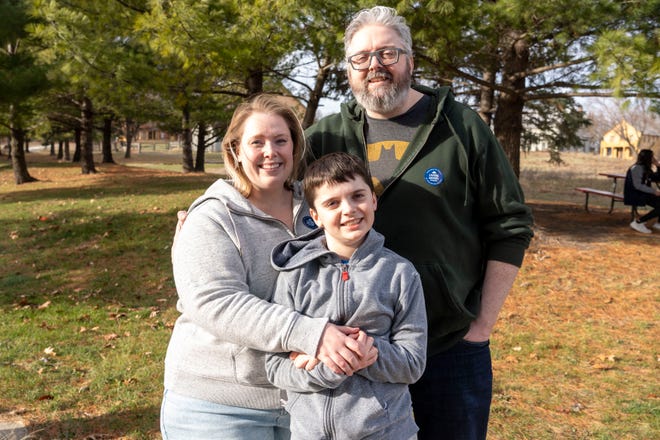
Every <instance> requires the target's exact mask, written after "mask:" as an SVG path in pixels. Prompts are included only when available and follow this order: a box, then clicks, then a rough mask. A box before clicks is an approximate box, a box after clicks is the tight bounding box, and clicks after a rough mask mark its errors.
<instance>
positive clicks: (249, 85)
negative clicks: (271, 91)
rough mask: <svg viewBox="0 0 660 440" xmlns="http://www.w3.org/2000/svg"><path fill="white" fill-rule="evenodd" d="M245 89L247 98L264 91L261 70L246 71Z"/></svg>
mask: <svg viewBox="0 0 660 440" xmlns="http://www.w3.org/2000/svg"><path fill="white" fill-rule="evenodd" d="M245 88H246V89H247V93H248V96H252V95H255V94H257V93H261V92H263V91H264V72H263V70H261V69H250V70H248V77H247V79H246V80H245Z"/></svg>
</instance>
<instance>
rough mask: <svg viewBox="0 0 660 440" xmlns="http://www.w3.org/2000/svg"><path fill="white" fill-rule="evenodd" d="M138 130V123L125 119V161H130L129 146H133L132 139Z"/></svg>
mask: <svg viewBox="0 0 660 440" xmlns="http://www.w3.org/2000/svg"><path fill="white" fill-rule="evenodd" d="M139 128H140V124H139V123H138V122H135V121H133V120H132V119H131V118H126V124H125V131H124V134H125V135H126V154H124V158H125V159H130V157H131V145H132V144H133V137H134V136H135V133H137V131H138V129H139Z"/></svg>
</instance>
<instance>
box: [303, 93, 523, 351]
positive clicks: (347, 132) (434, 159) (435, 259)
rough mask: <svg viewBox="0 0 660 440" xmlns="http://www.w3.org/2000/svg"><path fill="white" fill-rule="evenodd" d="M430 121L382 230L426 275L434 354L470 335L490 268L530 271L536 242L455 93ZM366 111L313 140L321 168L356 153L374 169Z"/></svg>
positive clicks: (494, 153) (379, 219)
mask: <svg viewBox="0 0 660 440" xmlns="http://www.w3.org/2000/svg"><path fill="white" fill-rule="evenodd" d="M415 89H416V90H418V91H420V92H422V93H424V94H427V95H429V96H430V97H431V100H432V103H433V104H432V106H431V108H435V109H436V111H435V113H434V114H429V115H427V117H426V120H425V121H423V124H422V125H421V127H420V128H419V130H418V131H417V133H416V134H415V136H414V138H413V140H412V142H411V145H410V146H409V147H408V149H407V150H406V152H405V154H404V156H403V157H402V159H401V162H400V164H399V166H398V168H397V169H396V170H395V172H394V179H393V180H392V182H391V183H390V184H389V185H388V186H387V187H385V189H384V191H383V193H382V194H381V196H380V197H379V199H378V211H377V212H376V222H375V224H374V228H375V229H376V230H378V231H379V232H380V233H382V234H383V235H384V236H385V239H386V241H385V245H386V246H387V247H388V248H390V249H392V250H393V251H394V252H396V253H398V254H400V255H402V256H403V257H405V258H407V259H408V260H410V261H411V262H412V263H413V264H414V265H415V268H416V269H417V271H418V272H419V274H420V276H421V279H422V284H423V287H424V296H425V298H426V308H427V316H428V322H429V334H428V354H429V355H433V354H435V353H438V352H440V351H443V350H446V349H447V348H449V347H451V346H452V345H454V344H455V343H456V342H457V341H458V340H459V339H461V338H462V337H463V336H464V335H465V333H467V331H468V328H469V325H470V322H471V321H472V320H474V318H475V317H476V315H477V313H478V311H479V307H480V303H481V287H482V283H483V277H484V272H485V267H486V262H487V261H488V260H497V261H503V262H506V263H510V264H514V265H516V266H520V265H521V264H522V260H523V256H524V253H525V249H526V248H527V247H528V246H529V242H530V239H531V237H532V235H533V232H532V229H531V225H532V215H531V210H530V209H529V208H528V207H527V206H526V205H525V203H524V196H523V193H522V190H521V188H520V185H519V183H518V179H517V178H516V176H515V174H514V172H513V170H512V168H511V166H510V164H509V162H508V159H507V157H506V155H505V154H504V151H503V149H502V148H501V147H500V145H499V144H498V142H497V140H496V139H495V137H494V136H493V134H492V132H491V130H490V129H489V128H488V126H487V125H486V124H485V123H484V122H483V121H482V120H481V118H480V117H479V115H478V114H477V113H476V112H474V111H473V110H472V109H470V108H469V107H467V106H465V105H463V104H461V103H458V102H456V101H455V100H454V97H453V95H452V94H451V93H450V91H449V88H446V87H444V88H439V89H430V88H427V87H423V86H415ZM365 119H366V115H365V111H364V109H363V108H362V107H361V106H359V105H358V104H357V103H356V102H355V101H351V102H349V103H347V104H342V106H341V110H340V113H338V114H335V115H331V116H328V117H326V118H323V119H321V120H320V121H319V122H318V123H316V124H315V125H313V126H312V127H310V128H309V129H308V130H307V133H306V135H307V139H308V141H309V143H310V146H311V151H312V156H313V158H316V157H320V156H321V155H323V154H327V153H331V152H334V151H346V152H349V153H352V154H355V155H357V156H359V157H361V158H363V159H365V160H366V141H365V135H364V128H365Z"/></svg>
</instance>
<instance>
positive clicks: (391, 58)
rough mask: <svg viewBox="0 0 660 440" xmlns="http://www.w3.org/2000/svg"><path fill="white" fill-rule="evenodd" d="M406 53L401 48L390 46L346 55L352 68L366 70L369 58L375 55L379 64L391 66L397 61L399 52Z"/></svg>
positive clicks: (369, 63)
mask: <svg viewBox="0 0 660 440" xmlns="http://www.w3.org/2000/svg"><path fill="white" fill-rule="evenodd" d="M400 53H402V54H404V55H405V54H407V53H408V52H406V51H405V50H403V49H399V48H398V47H392V48H387V49H380V50H375V51H373V52H358V53H356V54H355V55H351V56H350V57H348V63H349V64H350V65H351V67H352V68H353V70H367V69H369V66H370V65H371V58H372V57H376V59H377V60H378V62H379V63H380V65H381V66H391V65H392V64H396V63H398V62H399V54H400Z"/></svg>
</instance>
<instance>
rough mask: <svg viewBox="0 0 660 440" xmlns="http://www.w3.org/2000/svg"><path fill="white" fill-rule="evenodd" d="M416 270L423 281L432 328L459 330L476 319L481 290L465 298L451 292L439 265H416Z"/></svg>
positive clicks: (472, 292) (474, 291)
mask: <svg viewBox="0 0 660 440" xmlns="http://www.w3.org/2000/svg"><path fill="white" fill-rule="evenodd" d="M415 268H416V269H417V271H418V272H419V275H420V278H421V280H422V287H423V288H424V298H425V300H426V310H427V312H428V319H429V327H430V328H445V329H447V330H448V331H453V330H459V329H461V328H463V327H465V325H466V324H467V323H469V322H470V321H472V320H473V319H474V318H475V317H476V312H477V308H478V304H479V300H480V297H481V290H480V289H479V290H477V289H473V290H472V291H470V292H469V293H468V294H467V296H466V297H463V296H461V295H458V294H457V293H456V292H452V291H450V290H449V287H448V286H447V281H446V279H445V276H444V274H443V272H442V267H441V266H440V265H439V264H415ZM457 317H458V319H457Z"/></svg>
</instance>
